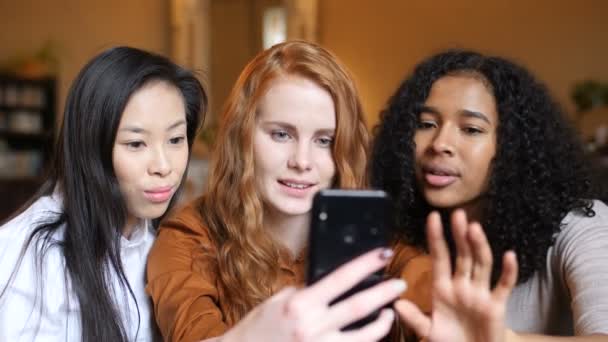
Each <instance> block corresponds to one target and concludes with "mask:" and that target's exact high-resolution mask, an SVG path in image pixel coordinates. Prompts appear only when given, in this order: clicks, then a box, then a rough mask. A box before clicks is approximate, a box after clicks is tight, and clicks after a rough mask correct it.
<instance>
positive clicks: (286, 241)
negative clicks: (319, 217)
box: [264, 212, 310, 257]
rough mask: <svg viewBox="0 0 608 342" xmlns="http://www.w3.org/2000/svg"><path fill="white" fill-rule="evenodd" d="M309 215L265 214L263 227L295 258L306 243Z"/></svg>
mask: <svg viewBox="0 0 608 342" xmlns="http://www.w3.org/2000/svg"><path fill="white" fill-rule="evenodd" d="M309 224H310V214H309V213H306V214H303V215H297V216H292V215H280V214H278V215H277V214H270V213H269V212H266V213H265V216H264V226H265V227H266V228H267V229H268V230H269V232H270V234H271V235H272V237H273V238H274V240H275V241H278V242H279V243H281V244H282V245H283V246H284V247H286V248H287V249H288V250H289V251H290V252H291V254H292V255H293V256H294V257H295V256H297V255H298V254H300V252H301V251H302V250H303V249H304V247H306V245H307V243H308V231H309V229H310V228H309Z"/></svg>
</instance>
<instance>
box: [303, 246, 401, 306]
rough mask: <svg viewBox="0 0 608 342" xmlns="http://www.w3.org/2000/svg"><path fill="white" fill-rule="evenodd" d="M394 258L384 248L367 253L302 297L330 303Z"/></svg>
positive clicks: (344, 266)
mask: <svg viewBox="0 0 608 342" xmlns="http://www.w3.org/2000/svg"><path fill="white" fill-rule="evenodd" d="M392 256H393V253H392V251H391V250H390V249H384V248H377V249H374V250H372V251H370V252H367V253H365V254H363V255H361V256H359V257H357V258H355V259H353V260H351V261H349V262H348V263H346V264H344V265H342V266H340V267H339V268H338V269H336V270H335V271H334V272H332V273H330V274H329V275H327V276H325V277H324V278H323V279H321V280H319V281H318V282H316V283H315V284H313V285H312V286H310V287H308V288H306V289H304V290H303V291H302V293H301V297H303V299H305V300H311V301H316V302H323V303H329V302H330V301H331V300H332V299H334V298H336V297H338V296H339V295H341V294H342V293H344V292H346V291H347V290H348V289H350V288H352V287H353V286H355V285H356V284H357V283H359V282H360V281H361V280H363V279H364V278H366V277H367V276H368V275H370V274H372V273H374V272H375V271H377V270H379V269H381V268H382V267H384V266H386V264H387V263H388V261H389V260H390V258H391V257H392Z"/></svg>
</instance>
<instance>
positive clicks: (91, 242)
mask: <svg viewBox="0 0 608 342" xmlns="http://www.w3.org/2000/svg"><path fill="white" fill-rule="evenodd" d="M156 81H161V82H166V83H168V84H170V85H172V86H174V87H175V88H176V89H178V90H179V92H180V93H181V95H182V98H183V100H184V105H185V111H186V122H187V133H186V135H187V139H188V149H189V150H190V149H191V147H192V143H193V140H194V138H195V135H196V132H197V130H198V128H199V126H200V125H201V123H202V120H203V119H204V113H205V110H206V107H207V95H206V94H205V91H204V89H203V87H202V85H201V83H200V82H199V81H198V80H197V78H196V77H195V76H194V75H193V73H191V72H190V71H187V70H186V69H184V68H181V67H179V66H177V65H175V64H174V63H173V62H171V61H170V60H168V59H167V58H165V57H162V56H160V55H156V54H153V53H150V52H146V51H143V50H139V49H135V48H130V47H116V48H112V49H109V50H107V51H105V52H103V53H101V54H99V55H98V56H96V57H95V58H93V59H92V60H91V61H90V62H89V63H88V64H87V65H86V66H85V67H84V68H83V69H82V70H81V72H80V73H79V74H78V76H77V77H76V79H75V81H74V82H73V84H72V87H71V89H70V91H69V94H68V98H67V101H66V105H65V112H64V115H63V122H62V126H61V129H60V132H59V137H58V141H57V145H56V149H55V155H54V160H53V162H52V166H51V169H50V172H49V175H48V178H47V180H46V182H45V183H44V184H43V186H42V187H41V189H40V190H39V191H38V193H37V194H36V195H35V196H34V198H33V199H32V200H31V202H30V203H32V202H34V201H35V200H37V199H38V198H40V197H42V196H49V195H52V194H53V192H54V191H56V190H58V191H59V192H60V194H61V196H62V199H63V209H62V211H61V212H60V213H57V215H56V216H54V217H51V219H49V220H47V221H46V222H43V223H41V224H40V225H38V226H37V227H35V229H34V230H33V232H32V233H31V234H30V236H29V238H28V239H27V240H26V244H25V246H24V247H23V250H22V255H21V258H20V261H19V263H18V264H17V266H16V267H15V270H14V271H13V272H16V271H17V268H18V267H19V264H20V262H21V260H22V258H23V253H24V252H25V250H26V249H27V248H28V246H29V245H30V244H32V243H33V244H34V245H35V246H36V247H37V248H36V249H35V250H36V253H37V254H36V255H37V256H36V260H37V267H41V265H42V259H43V257H44V255H45V253H46V251H48V249H49V248H50V247H52V246H55V247H58V248H59V250H60V251H61V254H62V255H63V257H64V258H65V267H66V275H65V278H66V280H67V279H69V280H70V281H71V286H72V289H73V291H74V293H75V296H76V298H77V299H78V302H79V304H80V307H81V310H80V321H81V328H82V340H83V341H127V340H129V339H132V338H133V336H130V337H129V336H128V335H127V330H126V329H125V327H124V325H123V323H122V321H121V317H120V314H119V311H118V308H117V307H116V305H115V303H116V299H115V298H113V296H112V292H111V291H112V290H111V286H110V285H109V284H110V282H111V277H112V275H113V274H117V275H118V278H119V282H120V283H121V284H122V286H124V287H125V288H127V289H128V292H129V293H130V295H131V297H133V299H135V296H134V293H133V291H132V289H131V287H130V285H129V283H128V281H127V278H126V276H125V273H124V270H123V266H122V262H121V256H120V240H121V236H122V228H123V227H124V225H125V224H126V219H127V208H126V203H125V199H124V197H123V196H122V194H121V192H120V188H119V184H118V181H117V179H116V175H115V173H114V167H113V163H112V150H113V146H114V141H115V138H116V132H117V129H118V125H119V123H120V119H121V117H122V113H123V111H124V109H125V107H126V105H127V102H128V101H129V99H130V97H131V96H132V95H133V94H134V93H135V92H137V91H138V90H139V89H141V88H142V87H144V86H145V85H146V84H148V83H149V82H156ZM185 176H186V175H185V174H184V177H185ZM180 189H181V185H180ZM178 193H179V191H178ZM176 197H177V195H176V196H174V198H173V199H172V200H171V203H170V205H172V204H173V202H174V201H175V200H176ZM156 221H157V220H156ZM155 223H157V222H155ZM64 225H65V233H64V237H63V239H61V240H55V239H53V238H52V236H53V234H54V233H55V232H56V231H57V230H58V229H59V228H60V227H62V226H64ZM142 267H144V266H143V265H142ZM38 274H40V273H38ZM38 284H39V283H38ZM43 285H45V286H52V284H43ZM0 295H2V293H0ZM138 312H139V309H138Z"/></svg>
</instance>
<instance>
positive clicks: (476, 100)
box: [425, 75, 498, 119]
mask: <svg viewBox="0 0 608 342" xmlns="http://www.w3.org/2000/svg"><path fill="white" fill-rule="evenodd" d="M425 105H427V106H432V107H433V108H435V109H437V110H438V111H439V112H440V113H441V114H445V115H447V114H453V113H455V112H458V111H462V110H469V111H476V112H481V113H484V114H485V115H487V116H490V117H491V118H493V119H497V118H498V114H497V109H496V100H495V98H494V94H493V92H492V90H491V89H489V88H488V85H487V84H486V82H483V81H482V80H480V79H479V77H477V76H471V75H455V76H444V77H441V78H440V79H438V80H437V81H435V83H433V85H432V87H431V90H430V92H429V96H428V97H427V99H426V101H425Z"/></svg>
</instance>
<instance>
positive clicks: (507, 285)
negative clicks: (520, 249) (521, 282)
mask: <svg viewBox="0 0 608 342" xmlns="http://www.w3.org/2000/svg"><path fill="white" fill-rule="evenodd" d="M517 268H518V267H517V257H516V256H515V252H513V251H508V252H506V253H505V254H504V256H503V258H502V273H501V274H500V279H498V283H497V284H496V287H495V288H494V291H493V293H492V296H493V297H494V298H495V299H496V300H498V301H503V302H504V301H506V300H507V298H508V297H509V295H510V294H511V290H513V287H514V286H515V283H516V282H517Z"/></svg>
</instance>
